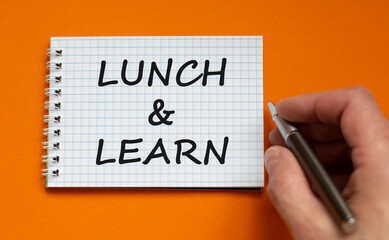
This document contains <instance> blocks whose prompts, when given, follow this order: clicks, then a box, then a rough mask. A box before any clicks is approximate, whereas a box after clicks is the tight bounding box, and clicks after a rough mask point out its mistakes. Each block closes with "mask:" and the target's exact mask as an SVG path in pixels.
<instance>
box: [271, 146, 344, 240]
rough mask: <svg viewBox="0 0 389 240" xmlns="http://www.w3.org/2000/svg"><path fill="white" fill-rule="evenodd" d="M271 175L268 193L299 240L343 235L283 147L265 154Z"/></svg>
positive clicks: (272, 149)
mask: <svg viewBox="0 0 389 240" xmlns="http://www.w3.org/2000/svg"><path fill="white" fill-rule="evenodd" d="M265 166H266V169H267V171H268V173H269V181H268V184H267V192H268V194H269V197H270V199H271V200H272V201H273V204H274V205H275V207H276V208H277V211H278V212H279V214H280V215H281V216H282V218H283V219H284V220H285V222H286V224H287V225H288V227H289V229H290V231H291V233H292V234H293V236H294V237H295V238H297V239H335V238H336V236H337V235H338V234H339V230H338V229H337V227H336V225H335V223H334V222H333V221H332V219H331V216H330V215H329V213H328V212H327V210H326V209H325V208H324V206H323V204H322V203H321V202H320V200H319V199H318V198H317V197H316V196H315V195H314V193H313V192H312V190H311V187H310V184H309V182H308V180H307V178H306V177H305V175H304V173H303V171H302V169H301V168H300V166H299V164H298V162H297V160H296V159H295V157H294V155H293V154H292V153H291V152H290V151H289V150H288V149H287V148H284V147H281V146H272V147H270V148H269V149H267V151H266V153H265Z"/></svg>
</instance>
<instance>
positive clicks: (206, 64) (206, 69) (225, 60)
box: [203, 58, 227, 86]
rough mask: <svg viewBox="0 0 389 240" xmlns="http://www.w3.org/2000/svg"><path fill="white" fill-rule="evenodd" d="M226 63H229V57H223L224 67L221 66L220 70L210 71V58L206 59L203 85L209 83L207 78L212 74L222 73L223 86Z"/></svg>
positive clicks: (221, 84)
mask: <svg viewBox="0 0 389 240" xmlns="http://www.w3.org/2000/svg"><path fill="white" fill-rule="evenodd" d="M226 64H227V59H226V58H223V59H222V67H221V69H220V71H216V72H210V71H209V60H205V66H204V77H203V86H206V85H207V79H208V76H210V75H220V80H219V85H220V86H223V85H224V75H225V72H226Z"/></svg>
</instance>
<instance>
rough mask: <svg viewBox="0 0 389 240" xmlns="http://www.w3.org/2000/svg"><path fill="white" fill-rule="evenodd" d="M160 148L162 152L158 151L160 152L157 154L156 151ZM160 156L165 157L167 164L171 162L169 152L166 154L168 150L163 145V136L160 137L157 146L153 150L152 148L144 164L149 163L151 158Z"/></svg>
mask: <svg viewBox="0 0 389 240" xmlns="http://www.w3.org/2000/svg"><path fill="white" fill-rule="evenodd" d="M158 148H160V149H161V153H158V154H155V152H156V151H157V150H158ZM159 157H163V159H164V160H165V162H166V163H167V164H170V160H169V158H168V157H167V154H166V150H165V147H164V146H163V143H162V138H160V139H158V141H157V143H156V144H155V147H154V148H153V150H151V152H150V154H149V155H148V156H147V158H146V159H145V160H144V161H143V164H145V165H146V164H148V163H149V162H150V161H151V159H153V158H159Z"/></svg>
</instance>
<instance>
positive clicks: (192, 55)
mask: <svg viewBox="0 0 389 240" xmlns="http://www.w3.org/2000/svg"><path fill="white" fill-rule="evenodd" d="M51 48H52V49H62V55H61V56H51V57H50V61H51V62H58V63H62V68H61V69H58V70H52V71H51V72H50V74H51V75H52V76H62V81H61V82H59V83H56V82H50V88H51V89H61V90H62V94H61V95H60V96H56V95H50V102H51V103H56V102H60V103H61V109H57V110H56V109H50V110H49V115H50V116H61V122H60V123H53V122H49V129H60V130H61V135H60V136H49V137H48V142H49V143H50V144H52V143H55V142H59V143H60V148H59V149H52V150H48V155H49V156H59V157H60V161H59V163H54V162H49V163H48V164H47V167H48V169H51V170H56V169H58V170H59V175H58V176H47V182H46V183H47V184H46V186H47V187H194V188H258V187H262V186H263V185H264V166H263V152H264V146H263V145H264V144H263V135H264V132H263V57H262V37H260V36H220V37H215V36H212V37H53V38H51ZM223 58H225V59H226V61H227V62H226V65H225V66H226V67H225V76H224V85H222V86H221V85H220V82H219V80H220V75H209V76H208V80H207V83H206V85H205V86H203V84H202V80H203V77H204V74H205V73H204V72H205V70H204V69H205V62H206V61H209V71H210V72H217V71H220V70H221V66H222V59H223ZM169 59H172V61H173V63H172V65H171V71H170V78H169V84H168V86H165V85H164V84H163V82H162V81H161V80H160V79H159V77H158V75H157V74H156V73H155V72H154V77H153V82H152V86H148V80H149V77H150V70H151V65H152V62H154V63H155V64H156V66H157V67H158V69H159V71H160V72H161V74H162V76H166V72H167V66H168V61H169ZM124 60H127V61H128V64H127V69H126V71H125V72H124V73H125V76H126V78H127V79H128V81H135V79H137V76H138V74H139V64H140V62H141V61H143V63H144V68H143V71H142V72H143V75H142V79H141V81H140V82H139V83H138V84H136V85H127V84H125V82H124V81H123V80H122V67H123V61H124ZM192 60H194V61H196V64H192V65H188V66H187V67H186V68H184V70H183V71H182V75H181V81H182V82H189V81H191V80H193V79H195V78H196V77H198V76H200V75H201V76H202V77H201V76H200V78H199V80H198V81H196V82H194V83H193V84H192V85H189V86H186V87H183V86H179V85H178V83H177V73H178V71H179V70H180V69H181V67H182V66H183V65H184V64H185V63H187V62H188V61H192ZM102 61H105V62H106V67H105V72H104V78H103V81H104V82H108V81H112V80H116V81H117V83H116V84H109V85H106V86H99V85H98V82H99V76H100V69H101V64H102ZM157 99H162V100H163V102H164V108H163V110H173V111H175V112H174V114H172V115H170V117H169V119H168V120H169V121H173V124H171V125H167V124H164V123H162V124H160V125H158V126H154V125H151V124H150V123H149V120H148V118H149V116H150V114H152V113H153V112H154V111H155V110H154V107H153V105H154V103H155V101H156V100H157ZM163 110H162V111H161V114H162V115H164V114H163ZM154 120H156V121H157V120H158V118H156V117H155V118H154ZM225 137H228V144H227V145H226V150H225V158H224V163H222V162H221V161H219V160H218V158H217V156H216V155H215V154H214V153H213V151H209V152H210V154H209V162H208V164H205V155H206V152H207V147H209V141H211V142H212V145H213V146H214V148H215V150H216V151H217V153H218V154H219V155H222V150H223V146H224V138H225ZM101 139H103V140H104V144H103V147H102V154H101V158H100V160H101V161H104V160H106V159H114V162H110V163H105V164H101V165H97V164H96V161H97V159H98V157H97V153H98V146H99V141H100V140H101ZM134 139H142V142H139V143H136V144H127V145H125V149H127V150H128V149H134V148H137V149H138V152H126V153H125V155H124V159H135V158H140V159H141V161H139V162H132V163H124V164H120V163H119V156H120V152H121V150H122V149H121V145H122V144H121V143H122V141H123V140H134ZM159 139H162V143H163V146H164V149H165V150H166V155H167V158H168V160H169V163H167V162H166V161H165V160H164V158H163V157H155V158H152V159H151V160H150V162H149V163H147V164H145V163H144V161H145V159H146V158H147V156H148V155H149V154H150V153H151V151H152V149H153V148H154V147H155V146H156V143H157V142H158V140H159ZM181 139H189V140H191V141H193V142H194V143H195V144H196V148H195V150H194V151H193V152H191V153H190V154H191V156H193V157H194V158H196V159H197V160H198V161H199V162H200V164H198V162H197V163H196V162H195V161H193V160H191V159H190V158H189V157H188V156H186V155H183V154H182V153H183V152H185V151H187V150H189V149H190V148H191V145H190V144H189V143H187V142H186V143H182V144H181V147H182V149H181V154H179V155H180V162H177V152H178V144H177V143H175V142H176V141H178V140H181ZM161 151H162V150H161V148H158V149H157V151H156V154H158V153H161ZM179 153H180V152H179Z"/></svg>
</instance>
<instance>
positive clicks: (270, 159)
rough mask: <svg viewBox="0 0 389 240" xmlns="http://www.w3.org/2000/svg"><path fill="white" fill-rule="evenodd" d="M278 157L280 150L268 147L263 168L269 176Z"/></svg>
mask: <svg viewBox="0 0 389 240" xmlns="http://www.w3.org/2000/svg"><path fill="white" fill-rule="evenodd" d="M279 156H280V150H279V149H278V148H276V147H270V148H268V149H267V150H266V152H265V167H266V170H267V172H268V173H269V174H271V173H272V171H273V168H274V166H275V165H276V164H277V162H278V159H279Z"/></svg>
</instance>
